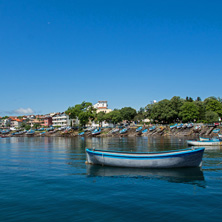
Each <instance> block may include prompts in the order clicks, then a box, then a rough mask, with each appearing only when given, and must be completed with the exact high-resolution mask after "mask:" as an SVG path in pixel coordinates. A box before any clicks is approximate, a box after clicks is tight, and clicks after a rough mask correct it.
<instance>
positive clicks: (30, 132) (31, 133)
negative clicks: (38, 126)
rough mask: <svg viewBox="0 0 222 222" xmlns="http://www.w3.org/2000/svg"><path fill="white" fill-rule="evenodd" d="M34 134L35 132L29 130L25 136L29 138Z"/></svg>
mask: <svg viewBox="0 0 222 222" xmlns="http://www.w3.org/2000/svg"><path fill="white" fill-rule="evenodd" d="M34 134H35V130H29V131H27V133H26V135H29V136H31V135H34Z"/></svg>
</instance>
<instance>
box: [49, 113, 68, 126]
mask: <svg viewBox="0 0 222 222" xmlns="http://www.w3.org/2000/svg"><path fill="white" fill-rule="evenodd" d="M52 125H53V126H54V127H56V126H57V127H58V126H64V127H67V126H70V125H71V120H70V119H69V116H68V115H66V114H65V113H56V114H55V115H54V116H52Z"/></svg>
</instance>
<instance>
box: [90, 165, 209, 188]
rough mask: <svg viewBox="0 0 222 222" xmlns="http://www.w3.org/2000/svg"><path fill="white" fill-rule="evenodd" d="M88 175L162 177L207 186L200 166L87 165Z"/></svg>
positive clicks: (172, 180)
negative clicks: (152, 167) (166, 167)
mask: <svg viewBox="0 0 222 222" xmlns="http://www.w3.org/2000/svg"><path fill="white" fill-rule="evenodd" d="M87 175H88V176H92V177H142V178H147V179H160V180H166V181H168V182H172V183H186V184H192V185H198V186H200V187H203V188H205V179H204V174H203V171H202V170H201V168H200V167H194V168H193V167H192V168H172V169H142V168H141V169H140V168H124V167H123V168H121V167H108V166H99V165H87Z"/></svg>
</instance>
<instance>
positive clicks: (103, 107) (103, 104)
mask: <svg viewBox="0 0 222 222" xmlns="http://www.w3.org/2000/svg"><path fill="white" fill-rule="evenodd" d="M93 107H94V108H95V109H96V113H99V112H104V113H109V112H111V111H112V110H111V109H108V103H107V101H98V103H96V104H95V105H94V106H93Z"/></svg>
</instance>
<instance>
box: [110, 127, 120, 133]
mask: <svg viewBox="0 0 222 222" xmlns="http://www.w3.org/2000/svg"><path fill="white" fill-rule="evenodd" d="M117 132H119V128H115V129H113V130H112V131H111V133H117Z"/></svg>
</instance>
